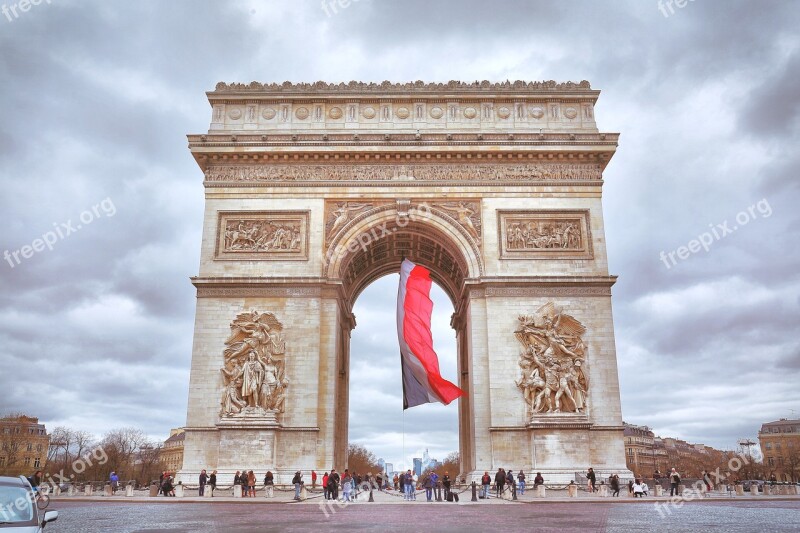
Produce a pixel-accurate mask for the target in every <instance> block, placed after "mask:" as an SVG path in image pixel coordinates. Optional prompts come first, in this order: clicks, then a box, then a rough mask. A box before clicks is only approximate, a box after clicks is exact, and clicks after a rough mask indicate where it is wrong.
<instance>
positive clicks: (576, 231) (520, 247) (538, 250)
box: [497, 210, 593, 259]
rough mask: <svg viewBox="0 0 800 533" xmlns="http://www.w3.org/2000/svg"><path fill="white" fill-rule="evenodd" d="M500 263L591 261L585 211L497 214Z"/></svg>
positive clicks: (587, 216)
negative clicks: (528, 260)
mask: <svg viewBox="0 0 800 533" xmlns="http://www.w3.org/2000/svg"><path fill="white" fill-rule="evenodd" d="M497 216H498V224H497V227H498V231H499V233H500V235H499V236H498V237H499V239H498V241H499V243H500V258H501V259H592V258H593V251H592V235H591V225H590V222H589V211H588V210H566V211H505V210H499V211H498V212H497Z"/></svg>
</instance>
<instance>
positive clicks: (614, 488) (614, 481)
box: [609, 474, 619, 497]
mask: <svg viewBox="0 0 800 533" xmlns="http://www.w3.org/2000/svg"><path fill="white" fill-rule="evenodd" d="M609 483H610V484H611V496H612V497H616V496H619V476H618V475H616V474H612V476H611V479H610V480H609Z"/></svg>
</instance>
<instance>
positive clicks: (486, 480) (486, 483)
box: [481, 471, 492, 500]
mask: <svg viewBox="0 0 800 533" xmlns="http://www.w3.org/2000/svg"><path fill="white" fill-rule="evenodd" d="M491 485H492V476H490V475H489V472H488V471H484V472H483V477H481V487H483V498H484V499H486V500H488V499H489V487H490V486H491Z"/></svg>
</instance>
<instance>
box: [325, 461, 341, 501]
mask: <svg viewBox="0 0 800 533" xmlns="http://www.w3.org/2000/svg"><path fill="white" fill-rule="evenodd" d="M341 480H342V478H341V477H339V473H338V472H337V471H336V469H335V468H332V469H331V473H330V475H329V476H328V493H329V495H330V497H331V500H338V499H339V482H340V481H341Z"/></svg>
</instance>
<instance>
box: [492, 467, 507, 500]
mask: <svg viewBox="0 0 800 533" xmlns="http://www.w3.org/2000/svg"><path fill="white" fill-rule="evenodd" d="M505 483H506V473H505V472H503V469H502V468H498V469H497V473H496V474H495V475H494V489H495V491H497V497H498V498H501V497H502V496H503V485H505Z"/></svg>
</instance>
